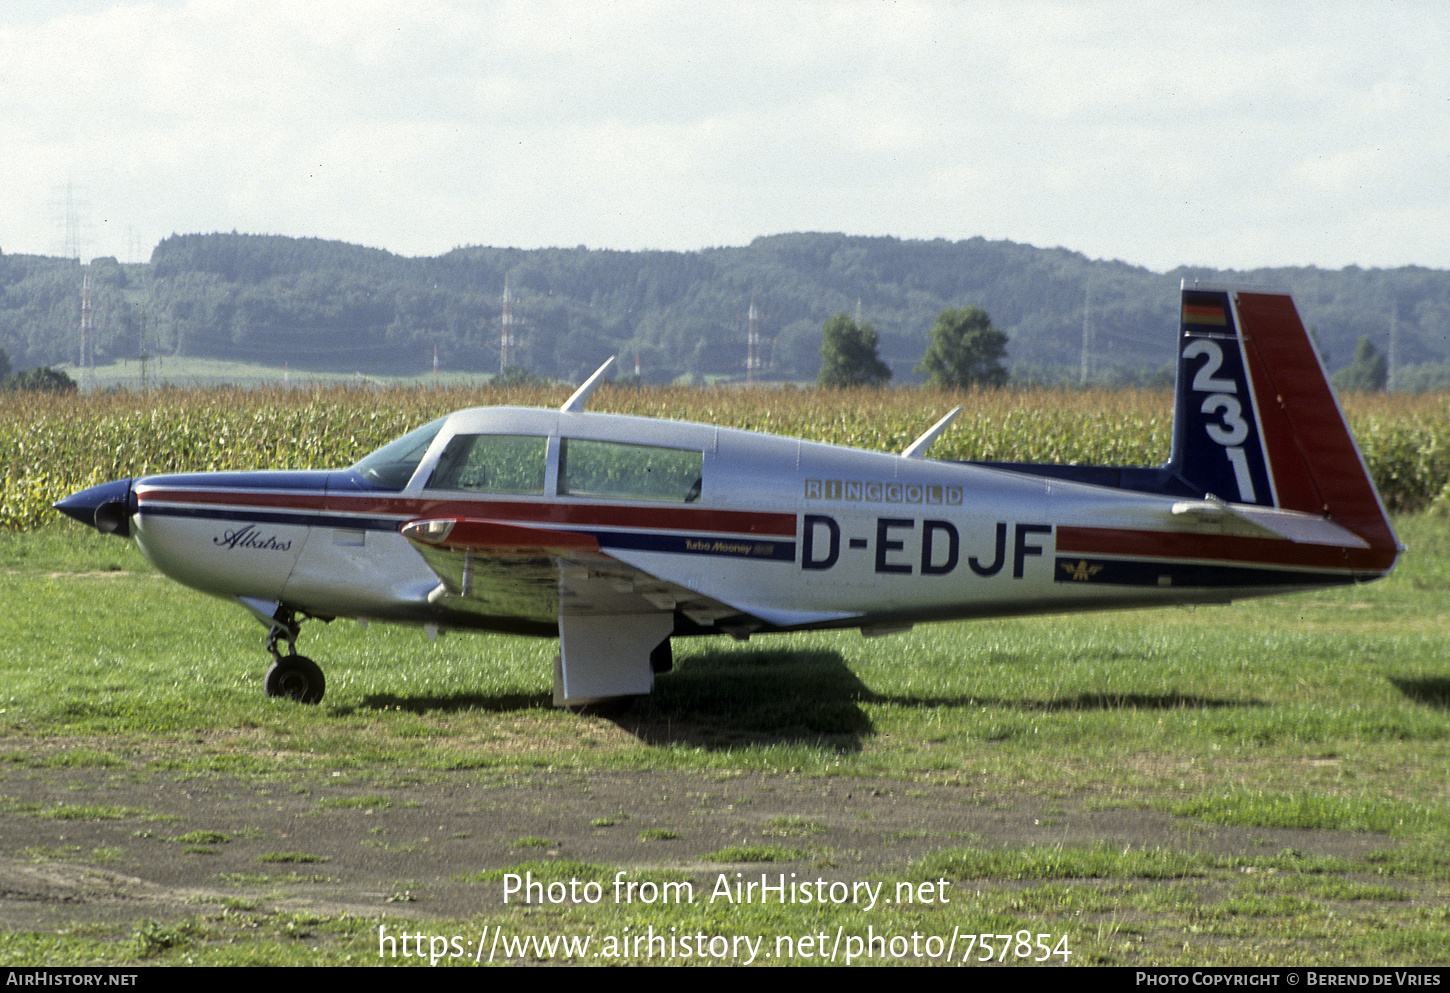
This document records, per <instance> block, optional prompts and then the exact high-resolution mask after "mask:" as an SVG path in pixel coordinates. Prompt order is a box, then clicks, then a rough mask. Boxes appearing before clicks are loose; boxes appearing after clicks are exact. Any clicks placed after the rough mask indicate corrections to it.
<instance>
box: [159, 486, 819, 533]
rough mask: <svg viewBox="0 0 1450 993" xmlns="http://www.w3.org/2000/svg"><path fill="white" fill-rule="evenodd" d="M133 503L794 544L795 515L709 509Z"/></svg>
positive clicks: (237, 497)
mask: <svg viewBox="0 0 1450 993" xmlns="http://www.w3.org/2000/svg"><path fill="white" fill-rule="evenodd" d="M137 496H138V499H139V500H140V501H141V503H143V504H145V503H148V502H151V501H156V502H158V503H161V502H164V503H188V504H207V505H215V506H225V507H258V508H268V509H274V510H313V511H318V512H322V511H329V512H333V513H344V514H359V515H372V516H382V517H398V518H407V519H413V518H418V517H487V518H489V519H491V520H503V521H525V522H528V523H533V524H572V525H576V526H596V527H627V528H645V529H653V530H659V531H720V532H725V533H729V534H759V535H771V536H773V537H785V538H793V537H795V533H796V515H794V514H772V513H761V512H756V511H745V510H711V509H709V508H708V507H689V508H686V507H672V506H658V505H656V506H650V507H635V506H619V505H616V504H597V503H562V502H559V503H553V502H551V503H527V502H524V501H518V500H438V499H429V498H424V499H411V498H404V497H393V496H383V495H380V494H363V495H343V494H322V493H279V492H277V491H276V490H211V489H206V490H173V489H159V488H158V489H146V490H142V491H140V492H139V493H138V494H137Z"/></svg>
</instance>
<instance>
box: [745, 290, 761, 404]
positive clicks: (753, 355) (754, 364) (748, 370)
mask: <svg viewBox="0 0 1450 993" xmlns="http://www.w3.org/2000/svg"><path fill="white" fill-rule="evenodd" d="M763 365H764V362H763V360H762V359H761V357H760V313H759V311H757V310H756V309H755V294H754V293H752V294H750V323H749V329H748V330H747V331H746V333H745V381H746V382H747V383H753V382H755V381H756V380H757V379H759V378H760V370H761V368H762V366H763Z"/></svg>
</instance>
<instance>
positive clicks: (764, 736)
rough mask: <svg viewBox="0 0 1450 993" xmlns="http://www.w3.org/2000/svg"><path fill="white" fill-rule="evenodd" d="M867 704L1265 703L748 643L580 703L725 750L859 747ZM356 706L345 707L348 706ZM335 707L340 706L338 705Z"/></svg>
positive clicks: (633, 724) (623, 723) (420, 707)
mask: <svg viewBox="0 0 1450 993" xmlns="http://www.w3.org/2000/svg"><path fill="white" fill-rule="evenodd" d="M969 681H970V680H969V679H964V682H969ZM550 702H551V699H550V697H549V696H548V695H547V694H542V693H541V694H507V695H502V696H487V695H483V694H455V695H451V696H401V695H397V694H390V693H389V694H373V695H371V696H368V697H366V698H364V700H363V702H362V704H361V705H360V706H359V707H357V708H355V709H356V710H402V711H407V712H410V713H415V714H423V713H439V712H445V713H456V712H460V711H467V710H477V711H484V712H494V713H504V712H509V711H517V710H533V709H543V708H546V707H548V706H549V705H550ZM865 704H889V705H893V706H898V707H912V708H926V707H939V708H948V709H955V708H963V707H977V708H980V707H992V708H1002V709H1006V710H1017V711H1023V712H1029V713H1059V712H1072V711H1093V710H1205V709H1207V710H1213V709H1222V708H1229V707H1262V706H1265V704H1264V703H1262V702H1261V701H1256V700H1241V699H1239V700H1234V699H1222V698H1215V697H1206V696H1198V695H1194V694H1185V693H1176V692H1170V693H1079V694H1074V695H1072V696H1060V697H1053V698H1051V699H1036V698H1027V697H1016V698H1013V697H991V696H982V695H979V694H974V693H970V692H966V693H962V694H960V695H934V696H933V695H923V694H882V693H876V692H875V691H873V690H871V689H870V688H869V687H868V686H866V684H865V683H863V682H862V681H861V680H860V678H859V677H857V676H856V674H855V673H854V672H852V671H851V670H850V668H849V667H848V666H847V665H846V663H845V660H844V659H843V658H842V656H841V654H840V653H839V652H835V651H830V650H826V649H805V650H795V651H780V650H775V649H771V648H768V647H765V646H762V647H761V648H759V649H756V650H753V651H743V652H742V651H738V650H736V651H730V650H716V649H711V650H707V651H705V652H702V653H700V654H692V655H689V656H687V657H685V658H683V659H680V660H678V662H677V665H676V668H675V669H674V670H673V671H672V672H669V673H665V674H662V675H661V676H660V677H659V679H658V681H657V682H656V684H655V690H654V693H653V694H651V695H650V696H648V697H642V698H639V699H636V700H634V701H632V702H628V703H621V704H619V705H617V706H608V707H600V708H586V712H589V713H593V714H596V715H597V716H600V717H604V718H606V719H608V720H610V721H612V722H613V723H614V724H616V725H617V726H618V727H620V728H621V729H622V730H624V731H626V732H628V733H630V734H632V735H635V736H636V737H638V738H639V739H640V740H641V741H643V742H646V743H648V744H655V745H678V744H688V745H694V746H697V747H703V748H707V749H720V750H726V749H730V748H739V747H743V746H748V745H763V744H809V745H817V746H820V747H822V748H825V749H828V750H831V751H836V752H855V751H859V750H860V749H861V747H862V745H863V743H864V741H865V740H866V739H868V738H870V737H872V736H873V735H874V734H875V733H876V728H875V725H874V724H873V722H872V720H871V718H870V716H869V715H868V714H867V713H866V712H865V710H863V709H862V707H863V705H865ZM353 709H354V708H348V710H350V711H351V710H353ZM342 712H343V711H342V710H339V713H342Z"/></svg>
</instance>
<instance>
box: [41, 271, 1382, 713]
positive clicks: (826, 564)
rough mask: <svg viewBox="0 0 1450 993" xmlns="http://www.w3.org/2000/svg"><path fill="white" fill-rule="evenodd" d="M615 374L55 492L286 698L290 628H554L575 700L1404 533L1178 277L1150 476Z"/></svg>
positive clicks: (1268, 306) (1325, 574)
mask: <svg viewBox="0 0 1450 993" xmlns="http://www.w3.org/2000/svg"><path fill="white" fill-rule="evenodd" d="M611 361H612V360H611ZM608 366H609V363H605V366H604V367H602V368H601V369H600V370H599V371H598V372H596V373H595V374H594V375H593V376H592V377H591V378H590V379H589V380H588V381H587V382H586V383H585V384H584V385H583V386H581V387H580V388H579V390H578V391H577V392H576V393H575V394H574V395H573V396H572V397H570V398H569V400H568V401H567V402H565V403H564V405H563V406H562V407H561V408H560V409H558V410H544V409H534V408H518V407H482V408H475V409H471V410H462V411H459V412H457V413H454V414H451V415H449V416H446V417H443V418H440V419H438V420H436V421H433V422H432V423H430V424H426V425H424V426H423V427H420V428H418V429H417V430H415V431H413V432H411V433H409V434H406V435H404V436H403V437H401V438H399V439H397V440H396V441H393V442H391V443H390V444H388V445H385V446H384V447H382V448H380V449H378V450H377V451H375V452H373V453H372V454H371V455H368V456H367V457H365V458H363V459H362V460H361V461H360V462H358V463H357V464H355V465H353V466H351V467H349V468H347V469H341V470H336V471H308V472H212V473H185V474H174V475H160V476H146V477H141V478H136V479H121V480H117V481H115V482H110V483H105V484H103V485H100V486H94V487H91V488H89V489H86V490H82V491H80V492H78V493H75V494H72V495H71V496H68V497H66V498H65V499H63V500H61V501H60V502H58V503H57V504H56V505H55V506H56V507H57V509H59V510H61V511H63V512H64V513H66V514H69V515H70V516H71V517H74V518H75V519H77V520H79V521H82V522H84V523H86V524H89V525H92V526H94V527H96V528H98V529H99V530H100V531H102V532H105V533H108V534H113V535H118V536H120V537H134V538H135V539H136V541H137V543H138V544H139V545H140V547H141V549H142V551H143V552H144V553H145V554H146V556H147V557H148V558H149V559H150V560H151V561H152V562H153V563H155V565H156V566H157V568H159V569H160V570H161V571H162V572H164V573H165V574H166V575H168V576H170V577H171V578H173V579H175V580H177V581H178V582H181V583H184V584H186V585H187V586H191V587H194V588H195V589H198V590H201V591H203V592H205V593H210V594H214V595H216V596H218V597H221V598H223V599H225V600H230V601H232V602H234V603H237V604H240V605H241V606H243V607H245V608H247V609H248V610H250V611H251V612H252V613H253V614H255V615H256V617H257V618H258V619H259V620H260V621H261V622H262V623H263V624H264V625H265V626H266V627H267V629H268V634H267V639H266V646H267V650H268V651H269V652H271V654H272V656H273V657H274V662H273V664H272V666H271V668H270V669H269V670H268V672H267V675H266V681H265V685H266V692H267V694H268V695H270V696H282V697H290V698H292V699H295V700H300V701H302V702H305V703H315V702H317V701H318V700H320V699H321V698H322V695H323V691H324V686H325V682H324V678H323V674H322V670H321V669H320V668H319V667H318V666H317V665H316V664H315V663H313V662H312V661H311V660H310V659H307V658H305V657H304V656H302V655H299V654H297V648H296V643H297V637H298V631H299V627H300V624H301V621H302V620H303V619H305V618H318V619H322V620H331V619H333V618H336V617H353V618H357V619H358V620H361V621H369V620H374V621H387V622H400V623H405V624H415V625H421V626H423V627H425V628H426V629H428V631H429V632H430V634H431V633H436V632H437V631H438V630H442V629H476V630H483V631H505V632H517V633H527V634H535V635H542V636H548V637H553V636H557V637H558V638H559V641H560V647H559V656H558V659H557V661H556V662H555V666H554V702H555V703H556V704H557V705H560V706H576V705H581V704H587V703H594V702H599V701H603V700H609V699H613V698H619V697H627V696H635V695H639V694H645V693H648V692H650V690H651V688H652V687H653V683H654V677H655V674H656V673H657V672H661V671H665V670H668V669H669V668H670V666H671V664H672V655H671V647H670V645H671V638H675V637H681V636H688V635H703V634H710V633H715V632H721V633H725V634H729V635H732V636H734V637H735V638H740V639H743V638H748V637H749V636H750V635H752V634H756V633H764V632H776V631H799V630H806V629H816V628H859V629H860V630H861V631H862V633H863V634H867V635H874V634H885V633H890V632H893V631H900V630H904V629H906V628H909V627H911V626H912V625H913V624H916V623H919V622H927V621H946V620H957V619H962V618H974V617H988V616H997V615H1011V614H1032V613H1047V612H1060V611H1077V610H1096V609H1103V608H1112V607H1143V606H1155V605H1163V604H1182V603H1217V602H1226V601H1229V600H1232V599H1235V598H1238V597H1248V596H1261V595H1266V594H1275V593H1282V592H1287V591H1291V590H1297V589H1304V588H1312V587H1322V586H1330V585H1334V584H1341V583H1353V582H1359V581H1365V580H1372V579H1377V578H1379V577H1381V576H1384V575H1386V574H1387V573H1388V572H1389V571H1390V570H1391V569H1392V568H1393V567H1394V564H1395V559H1396V557H1397V556H1398V553H1399V551H1400V550H1401V548H1400V545H1399V542H1398V541H1397V539H1396V537H1395V534H1394V531H1393V530H1392V529H1391V527H1390V523H1389V520H1388V518H1387V517H1386V515H1385V511H1384V507H1383V505H1382V504H1381V502H1380V499H1379V495H1378V493H1377V492H1376V491H1375V487H1374V484H1373V482H1372V481H1371V480H1370V477H1369V474H1368V472H1367V471H1366V469H1365V465H1364V462H1363V460H1362V458H1361V457H1360V454H1359V451H1358V449H1357V448H1356V446H1355V443H1354V439H1353V438H1352V437H1351V435H1350V432H1349V429H1348V426H1347V425H1346V423H1345V420H1344V417H1343V415H1342V413H1341V412H1340V410H1339V406H1338V404H1337V402H1336V401H1335V398H1334V395H1333V393H1332V392H1331V391H1330V388H1329V385H1328V382H1327V380H1326V378H1325V374H1324V369H1323V367H1322V365H1321V364H1320V362H1319V359H1318V356H1317V355H1316V353H1315V351H1314V349H1313V346H1312V345H1311V344H1310V341H1309V338H1308V336H1307V334H1306V333H1305V330H1304V326H1303V324H1302V322H1301V321H1300V319H1299V316H1298V313H1297V312H1296V310H1295V308H1294V304H1293V301H1292V300H1291V299H1290V298H1289V297H1288V296H1287V295H1284V294H1280V293H1272V292H1262V291H1249V290H1234V289H1226V288H1221V287H1204V286H1198V285H1194V286H1189V285H1185V286H1184V288H1183V293H1182V323H1181V331H1180V335H1179V342H1178V374H1177V387H1176V393H1175V409H1174V423H1173V441H1172V451H1171V455H1170V458H1169V460H1168V462H1167V464H1166V465H1164V466H1161V467H1157V468H1151V467H1107V466H1079V465H1035V464H1034V465H1029V464H1016V463H1012V464H1009V463H990V462H948V461H936V460H931V459H927V458H925V457H924V456H925V452H926V450H927V448H928V447H929V446H930V445H931V443H932V442H933V441H934V440H935V439H936V437H937V436H938V435H939V434H940V433H941V432H942V431H943V430H945V428H946V426H947V424H948V423H949V422H950V420H951V418H952V417H953V416H954V415H955V414H956V413H957V411H953V412H952V413H951V414H948V415H947V416H946V417H943V418H942V419H941V420H940V421H938V422H937V423H936V424H935V425H934V426H933V427H932V428H931V429H930V430H928V431H927V432H926V433H925V434H923V435H922V436H921V437H920V438H919V439H918V440H917V441H916V442H914V443H913V444H912V445H910V446H909V447H908V448H907V449H906V450H905V451H904V452H902V453H901V454H899V455H893V454H887V453H881V452H870V451H862V450H860V449H853V448H846V447H842V446H837V445H828V444H821V443H816V442H810V441H802V440H797V439H791V438H784V437H778V436H772V435H765V434H758V433H753V432H749V431H741V430H733V429H729V428H722V427H715V426H713V425H709V424H695V423H684V422H677V421H665V420H656V419H652V418H643V417H631V416H622V415H614V414H604V413H594V412H588V411H585V410H584V405H585V403H586V401H587V399H588V397H589V394H590V393H591V391H592V390H593V389H594V388H595V386H596V385H597V384H598V383H599V382H600V381H601V380H602V378H603V375H604V373H605V371H606V370H607V369H608ZM958 409H960V408H958ZM284 643H285V646H286V650H285V652H284V651H283V649H282V647H281V646H282V645H283V644H284Z"/></svg>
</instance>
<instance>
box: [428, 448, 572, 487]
mask: <svg viewBox="0 0 1450 993" xmlns="http://www.w3.org/2000/svg"><path fill="white" fill-rule="evenodd" d="M546 451H547V449H546V439H544V438H542V437H535V436H533V435H515V434H460V435H455V436H454V437H453V438H451V439H449V441H448V444H447V445H446V446H445V447H444V449H443V454H442V455H441V456H439V458H438V465H437V466H436V467H435V468H434V470H433V475H432V476H430V477H429V478H428V485H427V488H428V489H430V490H467V491H469V492H472V493H543V492H544V465H545V456H546Z"/></svg>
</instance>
